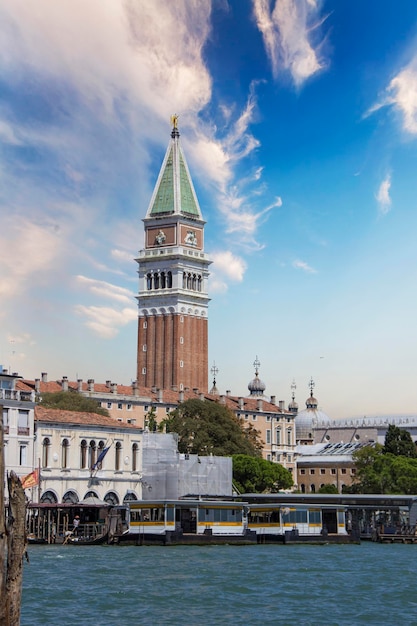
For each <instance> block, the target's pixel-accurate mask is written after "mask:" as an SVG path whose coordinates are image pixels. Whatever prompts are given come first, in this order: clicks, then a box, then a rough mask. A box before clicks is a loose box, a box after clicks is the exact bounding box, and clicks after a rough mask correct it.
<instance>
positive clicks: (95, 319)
mask: <svg viewBox="0 0 417 626" xmlns="http://www.w3.org/2000/svg"><path fill="white" fill-rule="evenodd" d="M74 311H75V313H76V314H77V315H80V316H81V317H84V318H86V321H85V325H86V326H87V327H88V328H90V329H91V330H92V331H93V332H94V333H95V334H96V335H99V336H100V337H102V338H103V339H112V338H113V337H115V336H116V335H117V334H118V332H119V330H120V328H122V327H123V326H126V324H129V323H130V322H133V321H135V320H137V317H138V312H137V309H136V308H130V307H125V308H124V309H121V310H119V311H117V310H115V309H114V308H110V307H104V306H84V305H81V304H78V305H76V306H75V307H74Z"/></svg>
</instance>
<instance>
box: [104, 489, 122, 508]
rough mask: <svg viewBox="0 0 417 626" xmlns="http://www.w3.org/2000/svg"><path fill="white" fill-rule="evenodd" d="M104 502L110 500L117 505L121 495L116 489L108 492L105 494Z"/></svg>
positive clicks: (110, 502)
mask: <svg viewBox="0 0 417 626" xmlns="http://www.w3.org/2000/svg"><path fill="white" fill-rule="evenodd" d="M104 502H108V503H109V504H113V506H116V505H117V504H119V502H120V501H119V496H118V495H117V494H116V493H114V491H109V493H106V495H105V496H104Z"/></svg>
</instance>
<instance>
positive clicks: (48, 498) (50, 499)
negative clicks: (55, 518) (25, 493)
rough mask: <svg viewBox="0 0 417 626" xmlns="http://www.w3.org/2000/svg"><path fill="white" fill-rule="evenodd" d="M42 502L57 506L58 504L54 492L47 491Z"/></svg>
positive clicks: (42, 497)
mask: <svg viewBox="0 0 417 626" xmlns="http://www.w3.org/2000/svg"><path fill="white" fill-rule="evenodd" d="M41 502H43V503H47V504H56V503H57V502H58V498H57V497H56V495H55V494H54V492H53V491H45V493H43V494H42V496H41Z"/></svg>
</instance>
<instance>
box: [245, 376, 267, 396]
mask: <svg viewBox="0 0 417 626" xmlns="http://www.w3.org/2000/svg"><path fill="white" fill-rule="evenodd" d="M248 389H249V391H250V395H251V396H263V395H264V391H265V389H266V385H265V383H264V382H262V380H261V379H260V378H259V376H258V374H257V373H256V374H255V378H254V379H253V380H251V381H250V383H249V384H248Z"/></svg>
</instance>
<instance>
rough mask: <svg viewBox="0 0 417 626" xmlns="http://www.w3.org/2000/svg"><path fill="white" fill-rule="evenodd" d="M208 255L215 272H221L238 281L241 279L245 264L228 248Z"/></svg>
mask: <svg viewBox="0 0 417 626" xmlns="http://www.w3.org/2000/svg"><path fill="white" fill-rule="evenodd" d="M210 256H211V259H212V261H213V267H214V270H215V272H216V274H219V273H220V274H223V275H224V276H227V277H228V278H230V279H231V280H234V281H238V282H241V281H242V280H243V276H244V274H245V271H246V268H247V265H246V263H245V261H244V260H243V259H242V258H241V257H239V256H237V255H235V254H233V253H232V252H230V250H226V251H224V252H213V253H212V254H211V255H210Z"/></svg>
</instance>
